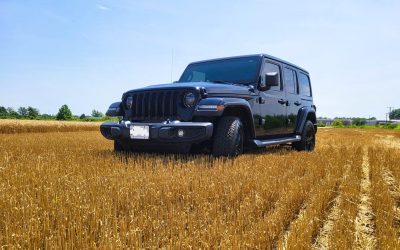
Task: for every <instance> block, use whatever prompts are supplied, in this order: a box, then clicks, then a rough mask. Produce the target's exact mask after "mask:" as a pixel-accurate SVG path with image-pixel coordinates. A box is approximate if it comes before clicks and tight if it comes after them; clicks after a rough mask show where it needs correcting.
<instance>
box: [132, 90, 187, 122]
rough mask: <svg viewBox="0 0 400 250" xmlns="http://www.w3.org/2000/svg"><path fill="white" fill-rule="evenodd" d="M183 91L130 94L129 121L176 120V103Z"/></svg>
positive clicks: (179, 100)
mask: <svg viewBox="0 0 400 250" xmlns="http://www.w3.org/2000/svg"><path fill="white" fill-rule="evenodd" d="M183 93H184V90H157V91H141V92H132V93H129V94H128V95H126V96H125V99H124V100H126V98H127V97H128V96H132V99H133V105H132V108H131V120H141V121H143V120H146V121H160V120H165V119H168V118H169V119H177V118H178V103H180V102H181V99H182V95H183Z"/></svg>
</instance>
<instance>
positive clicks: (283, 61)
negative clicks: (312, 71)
mask: <svg viewBox="0 0 400 250" xmlns="http://www.w3.org/2000/svg"><path fill="white" fill-rule="evenodd" d="M257 56H259V57H265V58H269V59H272V60H275V61H278V62H281V63H284V64H287V65H289V66H292V67H294V68H297V69H299V70H301V71H303V72H305V73H307V74H308V71H307V70H305V69H303V68H301V67H299V66H297V65H295V64H293V63H290V62H287V61H285V60H282V59H279V58H277V57H274V56H270V55H267V54H253V55H243V56H231V57H222V58H215V59H209V60H201V61H196V62H191V63H190V64H195V63H203V62H211V61H219V60H227V59H234V58H241V57H257Z"/></svg>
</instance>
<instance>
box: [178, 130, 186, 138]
mask: <svg viewBox="0 0 400 250" xmlns="http://www.w3.org/2000/svg"><path fill="white" fill-rule="evenodd" d="M184 135H185V132H184V131H183V129H179V130H178V137H183V136H184Z"/></svg>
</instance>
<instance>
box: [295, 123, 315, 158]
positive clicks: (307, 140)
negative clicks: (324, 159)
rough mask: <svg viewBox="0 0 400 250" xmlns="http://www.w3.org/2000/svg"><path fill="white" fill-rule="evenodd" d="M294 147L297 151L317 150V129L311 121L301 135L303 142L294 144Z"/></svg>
mask: <svg viewBox="0 0 400 250" xmlns="http://www.w3.org/2000/svg"><path fill="white" fill-rule="evenodd" d="M293 147H294V148H295V149H296V150H297V151H309V152H310V151H313V150H314V148H315V129H314V124H313V123H312V122H311V121H306V124H304V128H303V132H302V133H301V141H298V142H295V143H293Z"/></svg>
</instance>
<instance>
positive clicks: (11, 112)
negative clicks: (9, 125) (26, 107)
mask: <svg viewBox="0 0 400 250" xmlns="http://www.w3.org/2000/svg"><path fill="white" fill-rule="evenodd" d="M7 113H8V118H19V114H18V112H17V111H15V110H14V109H13V108H11V107H8V108H7Z"/></svg>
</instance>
